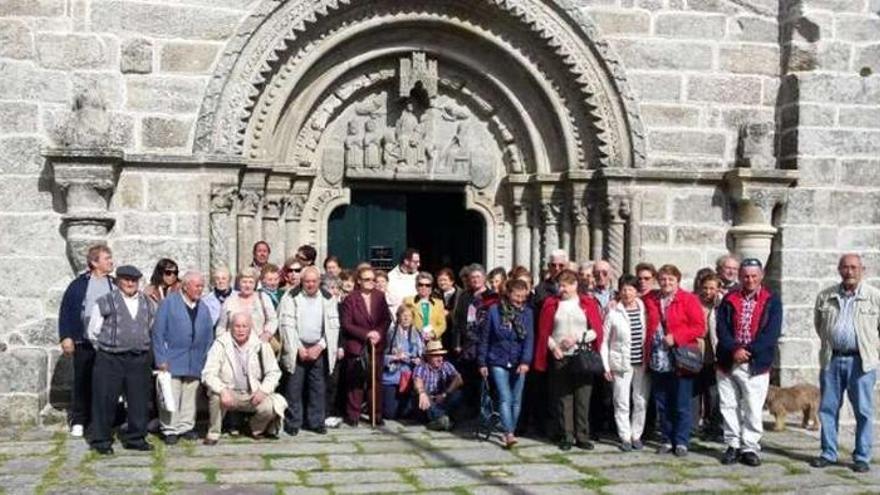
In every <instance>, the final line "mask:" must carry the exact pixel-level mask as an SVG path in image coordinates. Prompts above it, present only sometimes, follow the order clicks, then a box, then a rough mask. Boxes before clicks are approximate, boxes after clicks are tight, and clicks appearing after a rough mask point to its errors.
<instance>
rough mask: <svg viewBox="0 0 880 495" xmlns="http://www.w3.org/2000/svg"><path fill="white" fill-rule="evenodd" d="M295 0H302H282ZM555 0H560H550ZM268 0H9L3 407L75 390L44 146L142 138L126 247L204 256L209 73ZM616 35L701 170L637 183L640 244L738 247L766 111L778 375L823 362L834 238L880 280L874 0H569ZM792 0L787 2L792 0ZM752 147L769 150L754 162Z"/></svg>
mask: <svg viewBox="0 0 880 495" xmlns="http://www.w3.org/2000/svg"><path fill="white" fill-rule="evenodd" d="M290 1H299V0H290ZM548 1H549V0H548ZM262 3H263V0H251V1H247V0H174V1H172V0H0V116H2V118H0V232H3V235H2V236H0V273H4V279H3V280H4V282H5V283H3V284H0V315H2V316H3V317H4V319H5V320H6V322H7V324H6V325H4V327H3V329H2V330H0V348H2V349H3V350H2V352H0V422H3V421H16V422H21V421H30V422H36V421H40V419H41V418H40V416H39V413H40V411H41V410H43V411H46V412H51V411H52V410H53V408H52V407H46V406H47V405H49V406H51V404H52V403H54V404H58V405H60V404H61V403H62V402H63V401H64V400H65V398H66V397H65V394H66V386H67V385H66V384H67V380H66V378H67V376H68V374H69V364H70V363H69V362H68V361H67V360H65V359H59V356H58V351H57V345H56V340H57V339H56V336H57V333H56V332H57V329H56V320H55V319H56V316H57V311H58V304H59V301H60V298H61V293H62V291H63V289H64V287H65V286H66V285H67V283H68V282H69V280H70V279H71V278H72V276H73V275H74V273H73V269H72V267H71V266H70V263H69V262H68V260H67V256H66V252H65V250H66V245H65V242H64V237H63V235H62V232H61V215H62V213H63V212H64V204H63V201H62V195H60V194H58V191H57V190H53V177H52V169H51V167H49V166H47V164H46V161H45V159H44V158H43V157H42V155H41V149H43V148H44V147H58V146H61V147H74V148H75V147H111V148H117V149H120V150H123V151H125V152H127V153H128V154H129V155H130V156H132V157H135V158H136V159H135V160H134V161H135V162H137V165H136V166H132V167H126V168H125V169H124V170H123V171H122V173H121V174H120V176H119V178H118V183H117V185H116V190H115V192H114V194H113V197H112V199H111V202H110V210H111V211H112V212H113V215H114V216H115V218H116V224H115V226H114V228H113V230H112V232H111V234H110V236H109V241H110V243H111V246H112V247H113V248H114V250H115V254H116V259H117V261H118V262H126V263H135V264H137V265H138V266H140V267H141V268H142V269H143V270H145V271H149V270H150V269H151V268H152V264H153V263H154V262H155V260H156V259H157V258H159V257H161V256H169V257H173V258H175V259H177V260H178V261H179V262H180V263H181V265H182V266H183V267H190V266H197V267H201V268H206V267H207V249H208V248H207V242H208V236H207V231H206V222H207V217H206V216H207V202H208V194H209V188H210V184H211V183H212V182H221V181H232V182H234V181H235V180H237V178H236V177H235V176H234V175H230V174H233V172H231V171H230V170H229V169H224V168H223V167H220V166H218V167H216V168H206V167H203V166H201V165H195V166H188V167H186V168H183V169H173V168H169V167H168V166H166V165H163V164H162V163H161V161H160V160H159V161H153V160H151V158H150V156H158V155H175V156H183V157H186V155H189V154H190V153H191V150H192V145H193V139H194V136H193V135H194V126H195V121H196V118H197V115H198V112H199V109H200V107H201V104H202V100H203V98H204V94H205V88H206V86H207V84H208V82H209V80H210V78H211V77H212V74H213V72H214V69H215V67H216V65H217V63H218V61H219V60H220V58H221V56H222V55H223V52H224V47H226V46H227V43H228V42H229V41H230V40H231V39H232V38H233V36H234V34H235V33H236V30H237V28H238V26H240V25H242V23H243V22H244V21H245V20H246V19H247V18H248V15H249V14H250V13H251V12H252V11H254V9H256V8H257V7H258V6H259V5H261V4H262ZM561 3H564V4H568V5H575V6H577V7H578V8H579V9H581V10H582V11H583V12H584V13H586V14H587V15H588V16H589V18H590V19H592V21H593V22H594V23H595V25H596V26H597V28H598V32H599V35H600V36H601V37H602V39H604V40H606V41H607V42H608V43H609V45H610V46H611V47H612V48H613V50H614V51H615V52H616V53H617V54H618V55H619V59H620V62H621V65H622V66H623V67H624V69H625V71H626V75H627V79H628V82H629V85H630V88H631V89H632V92H633V94H634V95H635V97H636V100H637V102H638V105H639V109H640V113H641V116H642V120H643V122H644V124H645V127H646V132H647V134H646V137H647V143H648V149H647V151H648V156H647V166H648V167H651V168H656V169H660V170H665V171H673V170H682V169H684V170H689V171H699V173H700V174H703V175H700V177H702V178H701V179H700V180H696V181H693V180H692V181H689V182H688V181H674V182H664V181H663V180H659V179H658V180H654V181H652V182H642V183H640V184H639V185H638V186H637V191H636V192H637V195H638V197H639V199H640V201H641V208H640V210H639V211H640V216H639V217H637V218H636V219H634V221H636V222H637V224H638V225H637V229H638V232H639V237H640V238H641V251H640V253H639V256H640V257H641V258H643V259H644V260H647V261H651V262H654V263H658V264H659V263H664V262H673V263H676V264H679V265H680V266H681V267H682V268H683V271H684V272H685V276H686V279H687V281H686V283H687V282H688V281H689V279H690V277H691V276H692V275H693V273H694V272H695V271H696V270H697V269H699V268H700V267H703V266H707V265H711V264H712V262H713V261H714V259H715V258H716V257H717V256H718V255H720V254H722V253H723V252H725V251H727V250H728V249H730V248H731V247H732V242H731V239H730V238H729V235H728V229H729V227H730V226H731V225H732V224H733V222H734V217H735V215H734V213H735V212H734V210H733V208H732V206H731V204H730V201H729V199H728V198H727V197H726V196H725V193H724V191H723V190H722V188H721V181H720V177H721V172H723V171H724V170H725V169H729V168H731V167H733V166H734V163H735V162H736V159H737V149H738V147H739V145H740V142H739V141H740V128H741V126H743V125H744V124H761V123H764V124H771V125H772V126H773V127H774V128H775V129H776V134H777V135H778V140H777V152H778V155H779V157H780V163H781V164H782V166H784V167H788V168H793V169H794V168H796V169H798V170H799V172H800V180H799V183H798V185H797V187H796V188H794V189H793V190H792V191H791V193H790V196H789V202H788V204H787V207H786V208H785V209H783V210H782V211H779V212H777V214H776V215H775V218H774V221H775V223H776V226H778V227H781V228H782V234H781V236H780V238H779V239H778V242H777V243H776V248H775V249H776V250H777V252H776V254H775V257H774V259H775V260H776V261H777V263H778V265H779V266H778V272H779V273H778V278H779V279H780V280H779V281H778V284H779V285H780V287H781V289H782V292H783V297H784V303H785V305H786V313H785V334H786V337H785V341H784V343H783V345H782V346H781V349H780V366H781V368H782V371H781V378H782V380H783V382H785V383H788V382H791V381H799V380H807V381H814V380H815V371H816V368H815V367H816V344H815V340H814V339H813V338H812V333H811V332H812V325H811V313H810V310H811V304H812V300H813V298H814V297H815V293H816V292H817V291H818V290H819V288H820V287H822V286H824V285H825V284H829V283H833V282H834V281H835V279H836V271H835V264H836V260H837V256H838V254H839V253H840V252H842V251H848V250H857V251H860V252H864V253H865V254H866V262H867V263H868V269H869V276H870V279H871V280H872V281H875V282H878V283H880V271H878V270H877V267H878V265H880V249H878V243H877V241H878V240H880V217H878V213H877V212H878V211H880V209H878V206H880V172H878V170H880V158H878V157H880V144H878V143H880V139H878V138H880V76H878V75H877V74H878V71H880V17H878V12H880V6H878V5H877V3H876V1H874V0H803V1H793V0H791V1H790V0H786V1H783V2H778V1H776V0H772V1H771V0H568V1H565V2H561ZM780 4H782V7H780ZM753 166H759V167H770V168H772V167H773V166H774V164H773V161H771V162H770V163H769V164H768V163H767V162H762V163H760V164H757V165H753Z"/></svg>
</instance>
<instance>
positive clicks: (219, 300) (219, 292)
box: [202, 267, 236, 326]
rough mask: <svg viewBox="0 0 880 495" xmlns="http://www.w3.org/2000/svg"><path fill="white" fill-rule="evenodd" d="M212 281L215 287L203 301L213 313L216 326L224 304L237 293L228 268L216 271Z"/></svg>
mask: <svg viewBox="0 0 880 495" xmlns="http://www.w3.org/2000/svg"><path fill="white" fill-rule="evenodd" d="M211 280H212V282H213V283H214V284H213V285H214V287H213V289H211V292H210V293H209V294H208V295H207V296H205V297H204V298H203V299H202V300H203V301H205V305H206V306H207V307H208V312H209V313H211V322H212V323H213V324H214V326H216V325H217V321H218V320H219V319H220V310H221V308H223V303H225V302H226V299H228V298H229V296H231V295H232V294H234V293H235V292H236V291H235V289H233V288H232V275H230V274H229V270H228V269H226V268H222V267H221V268H218V269H216V270H214V273H213V274H212V275H211Z"/></svg>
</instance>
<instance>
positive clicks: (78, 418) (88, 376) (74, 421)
mask: <svg viewBox="0 0 880 495" xmlns="http://www.w3.org/2000/svg"><path fill="white" fill-rule="evenodd" d="M94 366H95V348H94V347H92V344H91V343H89V342H83V343H79V344H76V348H75V349H74V351H73V389H72V390H71V394H70V409H69V410H68V415H67V419H68V421H69V422H70V424H71V425H82V426H83V428H88V426H89V420H91V419H92V410H91V409H92V369H93V368H94Z"/></svg>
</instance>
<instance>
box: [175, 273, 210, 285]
mask: <svg viewBox="0 0 880 495" xmlns="http://www.w3.org/2000/svg"><path fill="white" fill-rule="evenodd" d="M196 280H201V281H202V282H203V283H204V282H205V277H204V276H203V275H202V272H200V271H198V270H187V271H186V273H184V274H183V277H181V278H180V281H181V283H182V284H184V285H187V284H189V283H190V282H195V281H196Z"/></svg>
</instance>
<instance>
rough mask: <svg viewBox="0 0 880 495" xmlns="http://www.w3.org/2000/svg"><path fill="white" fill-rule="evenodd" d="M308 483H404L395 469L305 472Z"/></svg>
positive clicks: (319, 484)
mask: <svg viewBox="0 0 880 495" xmlns="http://www.w3.org/2000/svg"><path fill="white" fill-rule="evenodd" d="M305 478H306V484H308V485H317V486H321V485H351V484H354V483H403V481H404V480H403V478H402V477H401V476H400V474H398V473H396V472H394V471H324V472H320V473H307V474H305Z"/></svg>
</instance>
